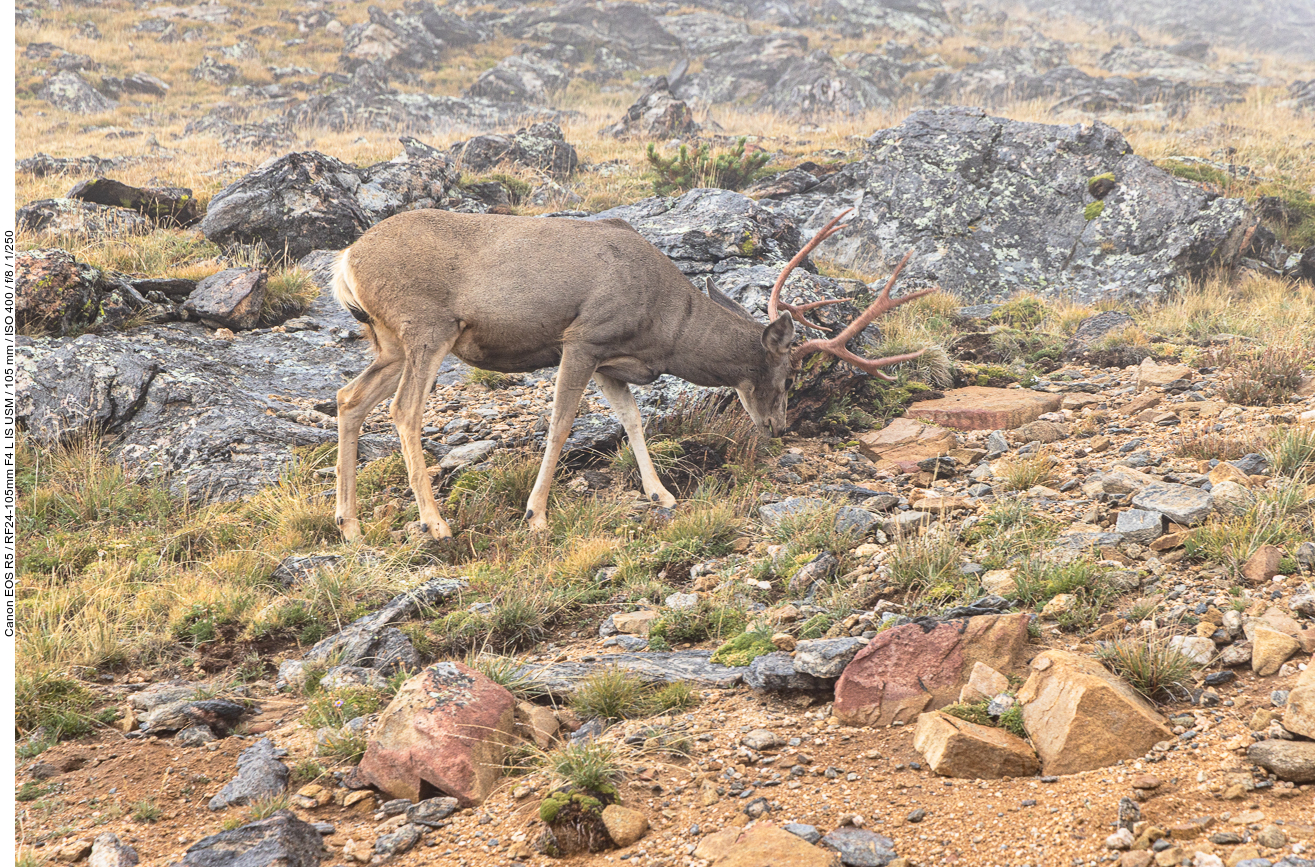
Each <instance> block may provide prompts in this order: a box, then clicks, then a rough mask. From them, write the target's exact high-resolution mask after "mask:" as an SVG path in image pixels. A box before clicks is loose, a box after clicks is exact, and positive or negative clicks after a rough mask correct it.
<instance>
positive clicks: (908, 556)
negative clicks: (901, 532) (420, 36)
mask: <svg viewBox="0 0 1315 867" xmlns="http://www.w3.org/2000/svg"><path fill="white" fill-rule="evenodd" d="M960 563H961V555H960V551H959V545H958V543H957V541H956V540H955V539H954V538H953V537H952V536H950V535H949V534H947V533H928V534H927V535H925V536H923V537H921V538H917V539H909V540H901V541H900V542H898V543H897V544H896V546H895V550H894V551H893V552H892V553H891V556H890V559H889V560H888V561H887V565H888V567H889V570H890V580H891V581H892V582H893V583H894V584H895V586H896V587H899V588H900V589H901V590H904V591H906V592H907V593H909V594H910V596H912V597H914V598H916V599H917V600H918V601H920V602H922V603H924V604H926V605H929V606H938V605H949V604H954V603H956V602H964V601H969V600H971V599H973V598H975V597H976V595H977V590H978V583H977V579H976V578H974V577H973V576H970V575H964V574H963V573H961V572H960V571H959V565H960Z"/></svg>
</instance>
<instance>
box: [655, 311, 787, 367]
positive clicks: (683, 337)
mask: <svg viewBox="0 0 1315 867" xmlns="http://www.w3.org/2000/svg"><path fill="white" fill-rule="evenodd" d="M699 313H701V314H703V315H700V316H697V317H696V318H691V320H690V321H688V322H687V323H686V327H685V328H684V329H682V330H681V333H680V335H679V338H678V339H677V341H676V346H675V351H674V352H673V353H672V354H671V357H670V358H669V359H668V361H667V365H666V367H667V373H670V374H672V375H673V376H678V377H680V378H681V379H684V380H686V381H688V382H692V383H694V384H695V385H704V386H729V387H731V388H734V387H737V386H739V385H741V384H743V383H744V382H746V381H748V380H750V379H752V376H751V369H752V366H753V364H754V361H755V359H757V358H758V357H759V356H761V355H762V343H761V341H762V330H763V329H762V326H761V325H759V324H758V323H756V322H752V321H750V320H748V319H742V318H740V317H738V316H735V315H733V314H727V313H726V311H724V310H722V309H721V308H719V307H716V305H713V304H712V303H711V302H709V304H708V306H707V307H704V308H703V309H702V310H700V311H699Z"/></svg>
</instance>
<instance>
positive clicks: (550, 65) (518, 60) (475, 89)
mask: <svg viewBox="0 0 1315 867" xmlns="http://www.w3.org/2000/svg"><path fill="white" fill-rule="evenodd" d="M570 81H571V73H570V71H569V70H568V69H567V68H566V67H565V66H564V65H563V64H561V63H559V62H558V61H556V60H546V59H543V58H539V57H534V56H532V55H524V54H513V55H512V56H510V57H504V58H503V59H502V60H500V61H498V63H497V64H496V65H495V66H494V67H493V68H492V69H486V70H484V71H483V72H482V73H480V76H479V78H478V79H476V80H475V83H474V84H472V85H471V86H470V90H469V95H470V96H478V97H483V98H484V99H491V100H493V101H495V102H537V103H543V102H547V101H548V97H550V96H553V95H555V94H557V93H559V92H561V91H562V90H565V89H566V85H567V84H569V83H570Z"/></svg>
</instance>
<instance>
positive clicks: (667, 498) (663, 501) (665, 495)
mask: <svg viewBox="0 0 1315 867" xmlns="http://www.w3.org/2000/svg"><path fill="white" fill-rule="evenodd" d="M650 499H652V500H653V502H655V503H657V504H658V505H659V506H661V507H662V508H664V509H674V508H676V498H675V497H673V496H672V495H671V492H670V491H662V492H660V493H657V494H654V495H653V496H652V497H651V498H650Z"/></svg>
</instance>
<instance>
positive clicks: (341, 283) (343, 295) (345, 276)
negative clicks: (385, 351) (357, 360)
mask: <svg viewBox="0 0 1315 867" xmlns="http://www.w3.org/2000/svg"><path fill="white" fill-rule="evenodd" d="M351 252H352V248H351V247H348V248H347V249H346V250H343V251H342V252H341V253H339V254H338V258H337V259H335V260H334V263H333V297H334V298H335V299H336V300H337V302H338V303H339V304H341V305H342V306H343V308H344V309H346V311H347V312H348V313H350V314H352V318H353V319H355V320H356V321H357V322H359V323H361V324H362V325H363V326H365V334H366V336H367V337H368V338H369V339H370V345H371V346H374V347H375V348H376V350H377V349H378V344H377V342H376V339H375V333H374V320H373V319H371V318H370V314H369V313H367V312H366V311H365V307H364V305H362V304H361V299H360V298H359V297H358V296H357V294H356V274H355V272H354V271H352V266H351V262H350V261H349V257H350V256H351Z"/></svg>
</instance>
